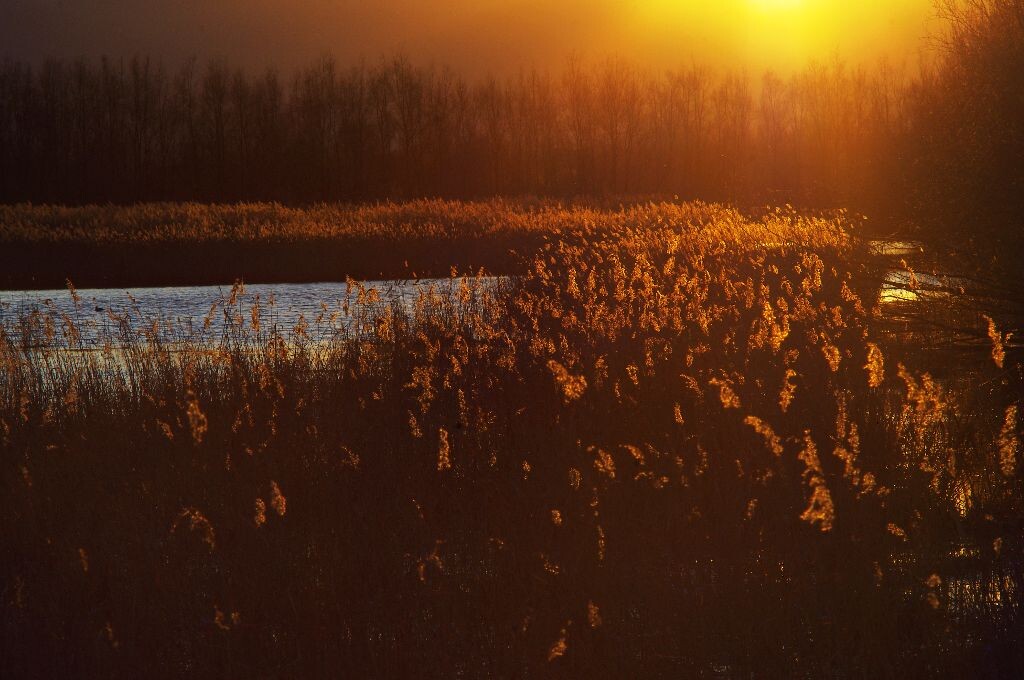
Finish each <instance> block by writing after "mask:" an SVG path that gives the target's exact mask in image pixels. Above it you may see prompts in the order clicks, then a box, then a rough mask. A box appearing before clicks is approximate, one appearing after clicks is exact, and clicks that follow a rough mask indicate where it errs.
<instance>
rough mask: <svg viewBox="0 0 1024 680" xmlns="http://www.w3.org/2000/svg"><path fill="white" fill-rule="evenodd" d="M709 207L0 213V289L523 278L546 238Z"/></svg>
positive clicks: (467, 205) (385, 206)
mask: <svg viewBox="0 0 1024 680" xmlns="http://www.w3.org/2000/svg"><path fill="white" fill-rule="evenodd" d="M720 210H722V208H721V207H719V206H713V205H711V204H706V203H699V202H697V203H682V204H676V205H670V204H660V207H659V208H658V209H657V210H652V208H651V204H646V203H643V202H636V201H633V202H632V203H630V204H628V205H625V206H618V207H616V206H615V205H612V206H610V207H605V208H602V207H594V205H584V204H572V203H562V202H557V201H546V200H519V201H508V200H501V199H494V200H490V201H482V202H463V201H444V200H419V201H410V202H405V203H390V202H388V203H379V204H373V205H344V204H322V205H313V206H309V207H305V208H293V207H286V206H283V205H279V204H273V203H240V204H223V205H217V204H213V205H209V204H199V203H148V204H137V205H132V206H115V205H104V206H82V207H63V206H45V205H44V206H36V205H30V204H20V205H6V206H3V205H0V287H6V288H63V287H64V283H65V281H66V280H67V279H68V278H70V279H71V280H72V281H74V282H75V283H76V284H77V285H79V286H80V287H131V286H147V285H187V284H211V283H212V284H230V283H231V282H232V281H234V280H237V279H242V280H245V281H248V282H250V283H257V282H260V283H270V282H282V281H285V282H314V281H342V280H344V279H345V278H346V277H347V276H350V277H353V278H357V279H363V280H366V279H383V278H410V277H411V278H415V277H417V276H420V277H437V276H448V273H449V271H450V269H451V268H452V267H456V268H457V269H459V270H461V271H473V272H476V271H478V270H479V269H481V268H483V269H486V270H487V271H490V272H492V273H497V274H519V273H522V272H523V271H524V269H525V266H526V260H527V258H528V256H529V255H530V254H531V253H533V252H536V251H537V250H538V249H539V248H540V247H541V246H542V245H543V243H544V241H545V239H548V238H550V237H551V236H552V235H553V234H556V233H557V232H559V231H562V230H566V229H574V228H575V227H576V225H580V224H589V225H592V226H593V227H595V228H597V229H599V230H609V229H618V228H622V227H623V226H625V225H628V224H644V223H647V222H649V221H651V220H655V219H663V220H664V219H669V220H675V221H677V222H679V223H683V224H686V223H690V222H694V223H702V222H706V221H708V220H711V219H712V218H713V217H714V216H715V215H716V214H717V213H718V211H720Z"/></svg>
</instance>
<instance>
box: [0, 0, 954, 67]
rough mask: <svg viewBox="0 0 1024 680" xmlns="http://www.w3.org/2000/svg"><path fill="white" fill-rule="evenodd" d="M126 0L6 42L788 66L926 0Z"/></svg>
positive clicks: (282, 54) (237, 54) (898, 32)
mask: <svg viewBox="0 0 1024 680" xmlns="http://www.w3.org/2000/svg"><path fill="white" fill-rule="evenodd" d="M130 5H131V3H130V2H129V0H110V1H109V2H103V3H99V2H80V3H72V4H70V5H68V6H67V8H66V9H65V10H63V11H62V12H61V13H60V14H59V15H58V16H57V20H54V21H45V20H44V19H45V18H46V17H45V16H44V15H43V9H41V7H40V6H38V5H34V4H33V3H28V4H25V3H6V4H3V3H0V45H4V46H5V50H4V54H5V55H6V56H11V57H16V58H26V57H32V58H42V57H46V56H60V57H66V58H74V57H77V56H81V55H96V54H99V53H103V52H107V53H111V54H115V53H116V54H134V53H146V54H153V55H159V56H161V57H164V58H166V59H168V60H171V61H178V60H181V59H185V58H188V57H190V56H193V55H195V56H198V57H199V58H205V57H208V56H219V57H224V58H226V59H228V60H230V61H232V62H241V63H246V64H250V65H253V66H259V67H264V66H267V65H271V64H272V65H274V66H277V67H291V66H295V65H298V64H303V63H308V62H309V61H311V60H314V59H317V58H319V57H321V56H323V55H324V54H332V55H334V56H336V57H338V58H339V59H340V60H342V61H351V60H354V59H371V60H372V59H376V58H379V57H381V56H383V55H388V54H395V53H402V54H405V55H407V56H409V57H410V58H412V59H414V60H416V61H420V62H430V63H435V64H446V65H448V66H451V67H453V68H455V69H457V70H459V71H460V72H479V73H483V72H488V71H490V72H509V71H514V70H516V69H518V68H520V67H522V66H524V65H526V66H538V67H545V68H546V67H560V66H561V64H562V63H563V62H564V60H565V58H566V57H567V56H568V55H569V54H579V55H582V56H585V57H591V58H602V57H604V56H608V55H616V56H621V57H624V58H626V59H628V60H630V61H633V62H635V63H637V64H639V65H645V66H650V67H655V68H662V67H674V66H678V65H679V64H680V63H686V62H690V61H691V60H696V61H699V62H702V63H705V64H708V65H710V66H713V67H716V68H734V67H741V68H746V69H749V70H751V71H756V70H762V69H765V68H771V69H773V70H776V71H793V70H796V69H799V68H801V67H803V66H804V65H805V64H806V63H807V62H808V61H810V60H819V61H823V60H828V59H831V58H832V57H833V56H835V55H839V56H841V57H842V58H843V59H844V60H846V61H848V62H859V63H870V62H873V61H876V60H877V59H878V58H879V57H882V56H886V57H888V58H890V59H891V60H893V61H896V62H901V61H905V60H907V59H909V58H915V57H916V55H917V53H918V51H919V48H920V44H921V42H920V38H921V37H922V36H923V35H925V33H926V28H927V26H928V24H929V21H930V17H932V16H933V15H934V9H933V6H932V2H931V0H863V1H861V2H856V3H853V2H842V1H840V0H716V1H715V2H704V1H702V0H636V1H635V2H621V1H618V0H548V1H543V0H379V1H378V2H372V3H366V2H337V1H332V0H303V1H302V2H286V1H285V0H261V1H260V2H256V3H251V4H250V3H244V6H245V9H244V11H243V10H242V9H241V7H242V6H243V3H237V2H211V3H180V2H171V1H170V0H157V1H155V2H153V3H152V4H151V5H150V6H149V8H148V9H147V13H146V18H145V20H144V21H143V20H142V19H141V18H139V17H138V12H136V11H133V10H131V8H130Z"/></svg>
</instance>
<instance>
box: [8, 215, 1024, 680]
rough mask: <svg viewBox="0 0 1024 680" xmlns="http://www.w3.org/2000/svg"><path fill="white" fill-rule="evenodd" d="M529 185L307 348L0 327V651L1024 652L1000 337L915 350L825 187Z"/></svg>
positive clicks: (543, 671)
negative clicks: (729, 199)
mask: <svg viewBox="0 0 1024 680" xmlns="http://www.w3.org/2000/svg"><path fill="white" fill-rule="evenodd" d="M467 209H481V210H498V209H499V208H497V207H494V205H493V204H492V207H490V208H467ZM388 210H395V211H400V210H401V208H398V207H394V208H388ZM537 214H540V215H548V217H547V218H545V219H547V220H548V222H549V223H550V224H558V225H562V226H564V227H566V229H564V230H561V231H556V230H553V229H552V230H549V231H548V233H550V234H552V235H553V237H552V238H551V239H549V240H548V241H547V243H546V244H545V245H544V246H543V247H542V248H541V249H540V250H539V252H537V253H536V255H534V256H532V257H531V258H530V260H529V262H530V266H529V269H528V273H527V274H526V275H525V276H524V277H522V278H521V279H517V280H515V281H513V282H511V283H509V284H508V285H507V286H505V287H502V288H500V289H498V290H493V289H490V288H486V287H484V286H480V285H479V284H477V283H474V282H473V281H472V280H468V281H465V282H462V283H457V282H456V280H455V279H453V283H452V286H454V287H455V288H454V289H453V290H452V291H451V293H452V294H451V295H440V294H434V295H428V296H426V297H424V298H423V299H422V300H421V301H420V303H419V304H418V305H417V306H416V307H415V309H414V310H413V311H412V312H410V313H403V312H401V310H400V309H398V308H389V307H386V306H384V305H382V304H381V303H380V302H379V301H374V300H373V296H372V295H369V294H368V295H365V296H362V301H363V303H362V304H361V305H358V306H357V307H356V309H355V314H356V322H355V323H354V324H353V326H352V327H351V330H350V332H349V333H348V334H347V335H345V336H341V337H338V338H335V339H334V340H332V341H331V342H326V343H318V342H313V341H311V340H310V339H309V337H308V335H307V334H306V333H305V332H304V329H302V328H297V329H294V330H293V331H291V332H286V333H281V332H277V331H274V330H272V329H268V328H267V327H266V326H265V325H263V326H260V327H258V328H255V327H254V324H253V320H255V319H258V318H259V314H250V313H240V314H239V315H238V316H237V318H236V319H235V322H234V327H233V330H232V332H231V333H229V334H228V335H227V336H226V338H225V339H224V340H223V341H222V342H220V343H219V344H217V345H214V346H210V345H192V346H186V347H175V348H174V351H172V349H171V348H169V347H167V346H165V345H162V344H161V343H160V342H159V341H158V340H157V339H156V338H147V337H145V336H138V337H134V338H129V340H130V342H129V343H128V347H127V348H126V349H124V350H114V349H110V350H107V351H103V352H67V351H62V350H60V349H58V348H57V345H61V344H62V343H64V342H66V340H64V339H61V338H60V337H59V329H60V328H61V322H62V321H63V320H60V319H58V320H55V322H54V323H53V325H52V327H53V328H55V329H58V330H55V331H53V333H52V334H51V335H50V336H49V338H50V340H49V341H50V343H51V345H52V346H53V349H45V348H43V349H40V348H39V346H40V344H43V345H45V344H46V342H47V335H48V334H47V331H46V329H47V327H48V326H47V324H46V323H45V322H43V321H40V320H39V319H36V320H34V321H32V320H29V319H25V320H23V322H22V325H21V327H18V326H17V325H13V326H11V327H7V328H5V329H3V334H2V335H0V365H2V367H3V368H2V371H0V444H2V449H3V452H4V455H3V460H2V475H3V477H2V478H3V484H4V488H5V493H4V494H3V495H2V496H0V517H2V520H0V549H2V551H3V554H4V555H6V557H5V559H4V560H3V561H2V564H0V575H2V583H3V600H2V603H0V606H2V607H3V625H4V634H3V636H2V638H0V639H2V645H3V647H2V654H0V659H2V661H0V664H2V669H3V671H4V674H5V675H10V676H24V675H44V676H45V675H69V674H70V675H103V676H124V677H132V676H137V675H140V674H147V675H152V674H153V673H157V674H163V675H167V676H177V675H183V674H190V675H201V676H217V677H235V676H239V677H242V676H244V677H251V676H254V675H257V676H264V675H267V676H289V677H292V676H311V675H312V676H316V675H323V674H342V675H350V676H353V677H410V676H420V677H422V676H443V677H450V676H454V675H463V676H472V677H480V676H501V677H505V676H548V675H564V676H569V677H661V676H670V677H679V676H684V677H685V676H693V677H702V676H709V675H711V674H718V675H727V676H734V677H741V676H742V677H749V676H751V675H765V676H772V677H822V676H837V675H838V676H846V675H859V674H864V675H870V676H881V677H891V676H894V675H898V674H899V675H906V674H908V673H909V674H912V675H915V676H918V675H949V676H958V677H963V676H967V675H976V674H980V673H982V672H990V673H991V674H993V675H1004V676H1008V675H1013V674H1014V673H1018V672H1020V671H1021V669H1022V666H1021V664H1022V662H1024V659H1022V657H1021V652H1020V648H1019V646H1017V644H1016V642H1017V641H1018V640H1019V639H1020V635H1021V632H1022V628H1021V623H1020V605H1021V601H1020V600H1021V591H1020V588H1019V584H1020V582H1021V581H1020V578H1021V565H1022V561H1021V543H1020V536H1021V533H1020V517H1021V507H1020V499H1021V486H1020V481H1019V473H1020V451H1019V448H1020V444H1019V437H1020V424H1019V422H1018V419H1017V416H1016V414H1017V408H1015V404H1017V403H1018V400H1019V394H1020V390H1019V387H1020V384H1021V383H1020V376H1019V374H1014V373H1013V372H1012V371H1013V370H1014V369H1012V368H1011V364H1012V361H1011V360H1010V359H1012V357H1008V358H1007V363H1006V365H1005V367H1004V368H998V367H997V366H996V365H995V363H994V362H992V361H991V360H989V361H988V362H987V364H986V366H985V367H984V368H982V369H979V370H978V371H977V372H976V373H972V374H971V375H969V376H960V377H961V378H963V379H954V378H949V379H943V380H941V381H939V380H937V379H934V378H933V377H932V376H931V375H929V374H927V373H925V372H923V370H922V369H921V363H922V361H923V360H922V359H921V358H920V357H917V361H915V362H913V363H912V362H911V361H910V358H912V350H908V349H907V348H905V347H901V346H899V345H897V344H895V343H894V342H893V341H892V338H891V337H889V336H887V335H884V334H882V333H879V332H878V331H876V330H875V326H876V322H877V321H878V316H877V315H878V314H879V312H878V311H877V310H875V309H874V307H875V302H874V301H875V300H876V299H877V295H878V290H877V284H875V285H874V286H872V285H868V284H865V283H862V281H864V280H866V279H867V277H862V272H861V270H860V267H859V265H854V264H853V263H855V262H859V261H861V260H862V259H863V258H864V257H866V256H865V254H864V253H863V252H862V249H863V246H862V244H860V243H859V242H858V241H857V240H856V239H855V238H853V237H852V236H851V235H850V230H849V225H848V224H847V223H846V222H845V221H844V219H843V218H841V217H840V218H836V219H823V218H814V219H812V218H803V217H797V216H795V215H792V214H789V213H785V212H776V213H771V214H768V215H767V216H765V217H764V218H763V219H761V220H758V221H750V220H746V219H743V218H742V217H741V216H740V215H738V214H737V213H735V212H734V211H731V210H727V209H723V208H718V207H714V206H703V205H697V206H687V207H678V206H665V205H661V206H648V207H644V208H636V209H631V210H627V211H622V212H618V213H615V212H613V213H610V214H609V215H605V214H604V213H601V212H599V211H586V210H582V209H580V210H575V211H551V212H550V213H546V212H543V211H541V212H540V213H537ZM520 219H523V218H522V217H521V216H519V215H516V214H513V215H510V217H509V221H510V223H513V224H515V223H516V222H517V220H520ZM531 219H536V218H531ZM496 224H497V222H496ZM545 229H547V228H546V227H545ZM238 292H239V291H235V293H236V294H237V293H238ZM947 373H948V371H947Z"/></svg>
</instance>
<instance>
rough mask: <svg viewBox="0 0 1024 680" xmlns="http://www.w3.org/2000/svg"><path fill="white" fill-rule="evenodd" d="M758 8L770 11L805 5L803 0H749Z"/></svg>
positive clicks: (791, 8)
mask: <svg viewBox="0 0 1024 680" xmlns="http://www.w3.org/2000/svg"><path fill="white" fill-rule="evenodd" d="M747 1H748V2H749V3H750V4H751V5H753V6H754V7H756V8H757V9H760V10H764V11H766V12H768V11H777V10H794V9H799V8H800V6H801V5H803V4H804V3H803V0H747Z"/></svg>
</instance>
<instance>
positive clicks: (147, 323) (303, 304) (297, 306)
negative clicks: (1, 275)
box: [0, 277, 502, 347]
mask: <svg viewBox="0 0 1024 680" xmlns="http://www.w3.org/2000/svg"><path fill="white" fill-rule="evenodd" d="M501 280H502V279H501V278H497V277H492V278H474V279H465V280H464V279H419V280H406V281H398V280H395V281H368V282H364V283H362V284H361V287H362V295H360V287H359V286H357V285H353V286H349V285H347V284H346V283H343V282H325V283H279V284H257V285H247V286H245V287H244V292H243V293H241V294H239V295H236V296H235V301H234V304H232V305H230V306H229V305H228V302H229V300H230V299H231V297H232V289H231V287H230V286H170V287H154V288H129V289H119V288H90V289H82V290H78V291H77V296H78V300H77V301H76V300H75V299H74V297H73V296H72V294H71V292H70V291H68V290H19V291H0V326H8V327H11V326H13V325H14V324H15V323H16V322H17V321H18V319H20V318H24V317H25V316H27V315H30V314H32V313H33V312H34V311H38V312H40V313H42V314H46V313H50V314H51V315H52V316H54V318H56V319H59V320H61V321H63V320H65V319H67V320H70V321H72V322H73V323H74V326H75V328H76V329H77V330H78V332H79V333H80V334H81V344H82V345H83V346H86V347H88V346H96V345H99V344H103V343H107V342H110V341H112V340H113V341H116V339H117V338H118V337H119V336H120V334H121V332H122V329H123V328H125V327H127V328H128V329H130V331H131V332H132V333H135V334H138V333H142V332H147V331H152V330H153V329H156V330H157V333H158V334H159V336H160V337H161V338H163V339H167V340H177V341H184V340H191V341H196V340H200V341H201V340H212V339H216V338H218V337H220V336H221V335H222V334H223V333H224V332H225V330H226V329H227V328H228V327H229V326H230V325H231V323H230V319H232V318H235V319H238V318H240V319H241V320H242V322H243V324H244V325H245V326H247V327H248V326H251V324H252V321H251V319H252V317H251V310H252V308H253V306H255V305H256V303H257V301H258V303H259V307H260V310H261V319H260V323H261V326H262V327H263V328H265V329H270V328H274V327H276V328H277V329H278V330H280V331H282V332H287V331H290V330H292V329H294V328H295V327H296V326H298V325H299V324H300V323H305V324H307V325H308V334H309V336H310V337H311V338H313V339H314V340H323V339H327V338H329V337H331V336H333V335H335V334H337V333H339V332H342V331H344V330H346V329H348V328H349V327H350V325H351V323H352V321H353V319H354V316H355V314H356V313H357V311H358V310H359V309H360V307H361V306H362V305H366V304H381V305H387V304H398V305H399V306H401V307H402V308H404V309H406V310H409V311H411V310H412V309H413V307H414V305H415V303H416V301H417V300H418V299H419V298H420V297H421V296H422V295H425V294H428V293H431V292H433V293H435V294H437V295H440V296H453V297H455V296H458V295H459V291H460V288H461V287H462V285H463V283H464V282H465V284H466V285H468V286H471V287H475V288H478V289H481V290H487V289H492V288H493V287H494V286H496V285H497V283H498V282H499V281H501ZM236 323H237V321H236ZM64 325H65V324H64V323H60V326H61V327H60V328H58V329H56V332H57V333H58V335H59V334H60V333H62V332H65V328H64Z"/></svg>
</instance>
